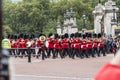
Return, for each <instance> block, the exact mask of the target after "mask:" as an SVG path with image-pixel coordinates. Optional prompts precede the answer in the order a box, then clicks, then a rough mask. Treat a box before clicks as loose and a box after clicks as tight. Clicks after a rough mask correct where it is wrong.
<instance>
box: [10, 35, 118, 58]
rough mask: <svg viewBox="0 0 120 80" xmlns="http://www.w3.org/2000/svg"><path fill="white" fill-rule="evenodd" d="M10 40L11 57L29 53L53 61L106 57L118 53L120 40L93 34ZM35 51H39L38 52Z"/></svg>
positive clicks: (27, 37) (31, 36)
mask: <svg viewBox="0 0 120 80" xmlns="http://www.w3.org/2000/svg"><path fill="white" fill-rule="evenodd" d="M8 39H10V43H11V49H10V50H9V51H10V55H14V56H15V57H17V56H20V57H23V56H27V55H28V54H29V52H30V53H31V54H32V55H33V56H34V57H35V56H36V58H39V57H40V56H42V60H44V59H45V58H50V57H51V56H52V58H53V59H55V58H57V57H58V56H60V57H61V59H63V58H65V57H67V56H68V57H69V58H72V59H74V58H75V57H78V58H81V59H83V58H85V57H86V58H90V57H96V56H98V57H100V56H101V55H103V56H106V54H107V53H111V52H114V53H115V52H116V51H117V49H118V48H119V43H120V40H117V41H114V39H112V38H110V39H108V38H105V37H103V36H102V35H101V34H92V33H85V34H82V33H75V34H71V35H68V34H67V33H66V34H64V35H58V34H52V33H50V34H49V35H48V38H47V37H46V35H44V34H40V35H39V37H38V38H36V37H35V35H33V34H32V35H30V36H29V35H24V34H20V35H18V36H17V35H8ZM28 42H29V43H30V51H29V52H28V47H27V46H28ZM35 49H38V51H36V50H35Z"/></svg>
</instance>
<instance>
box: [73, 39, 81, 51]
mask: <svg viewBox="0 0 120 80" xmlns="http://www.w3.org/2000/svg"><path fill="white" fill-rule="evenodd" d="M80 43H81V41H80V40H79V39H76V40H75V46H74V47H75V49H80V47H81V44H80Z"/></svg>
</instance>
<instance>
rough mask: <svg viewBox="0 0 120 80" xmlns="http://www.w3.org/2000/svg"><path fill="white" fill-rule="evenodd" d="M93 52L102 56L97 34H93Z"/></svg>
mask: <svg viewBox="0 0 120 80" xmlns="http://www.w3.org/2000/svg"><path fill="white" fill-rule="evenodd" d="M93 37H94V39H93V53H94V54H97V56H98V57H100V53H99V52H98V40H97V39H96V38H97V34H93Z"/></svg>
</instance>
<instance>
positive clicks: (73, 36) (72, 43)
mask: <svg viewBox="0 0 120 80" xmlns="http://www.w3.org/2000/svg"><path fill="white" fill-rule="evenodd" d="M74 45H75V35H74V34H73V33H72V34H71V35H70V53H71V55H73V52H74Z"/></svg>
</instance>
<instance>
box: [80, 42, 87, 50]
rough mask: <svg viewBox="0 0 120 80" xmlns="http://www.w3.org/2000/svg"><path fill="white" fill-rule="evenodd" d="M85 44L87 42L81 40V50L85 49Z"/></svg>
mask: <svg viewBox="0 0 120 80" xmlns="http://www.w3.org/2000/svg"><path fill="white" fill-rule="evenodd" d="M86 44H87V43H86V42H85V41H83V42H82V44H81V49H82V50H86V49H87V46H86Z"/></svg>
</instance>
